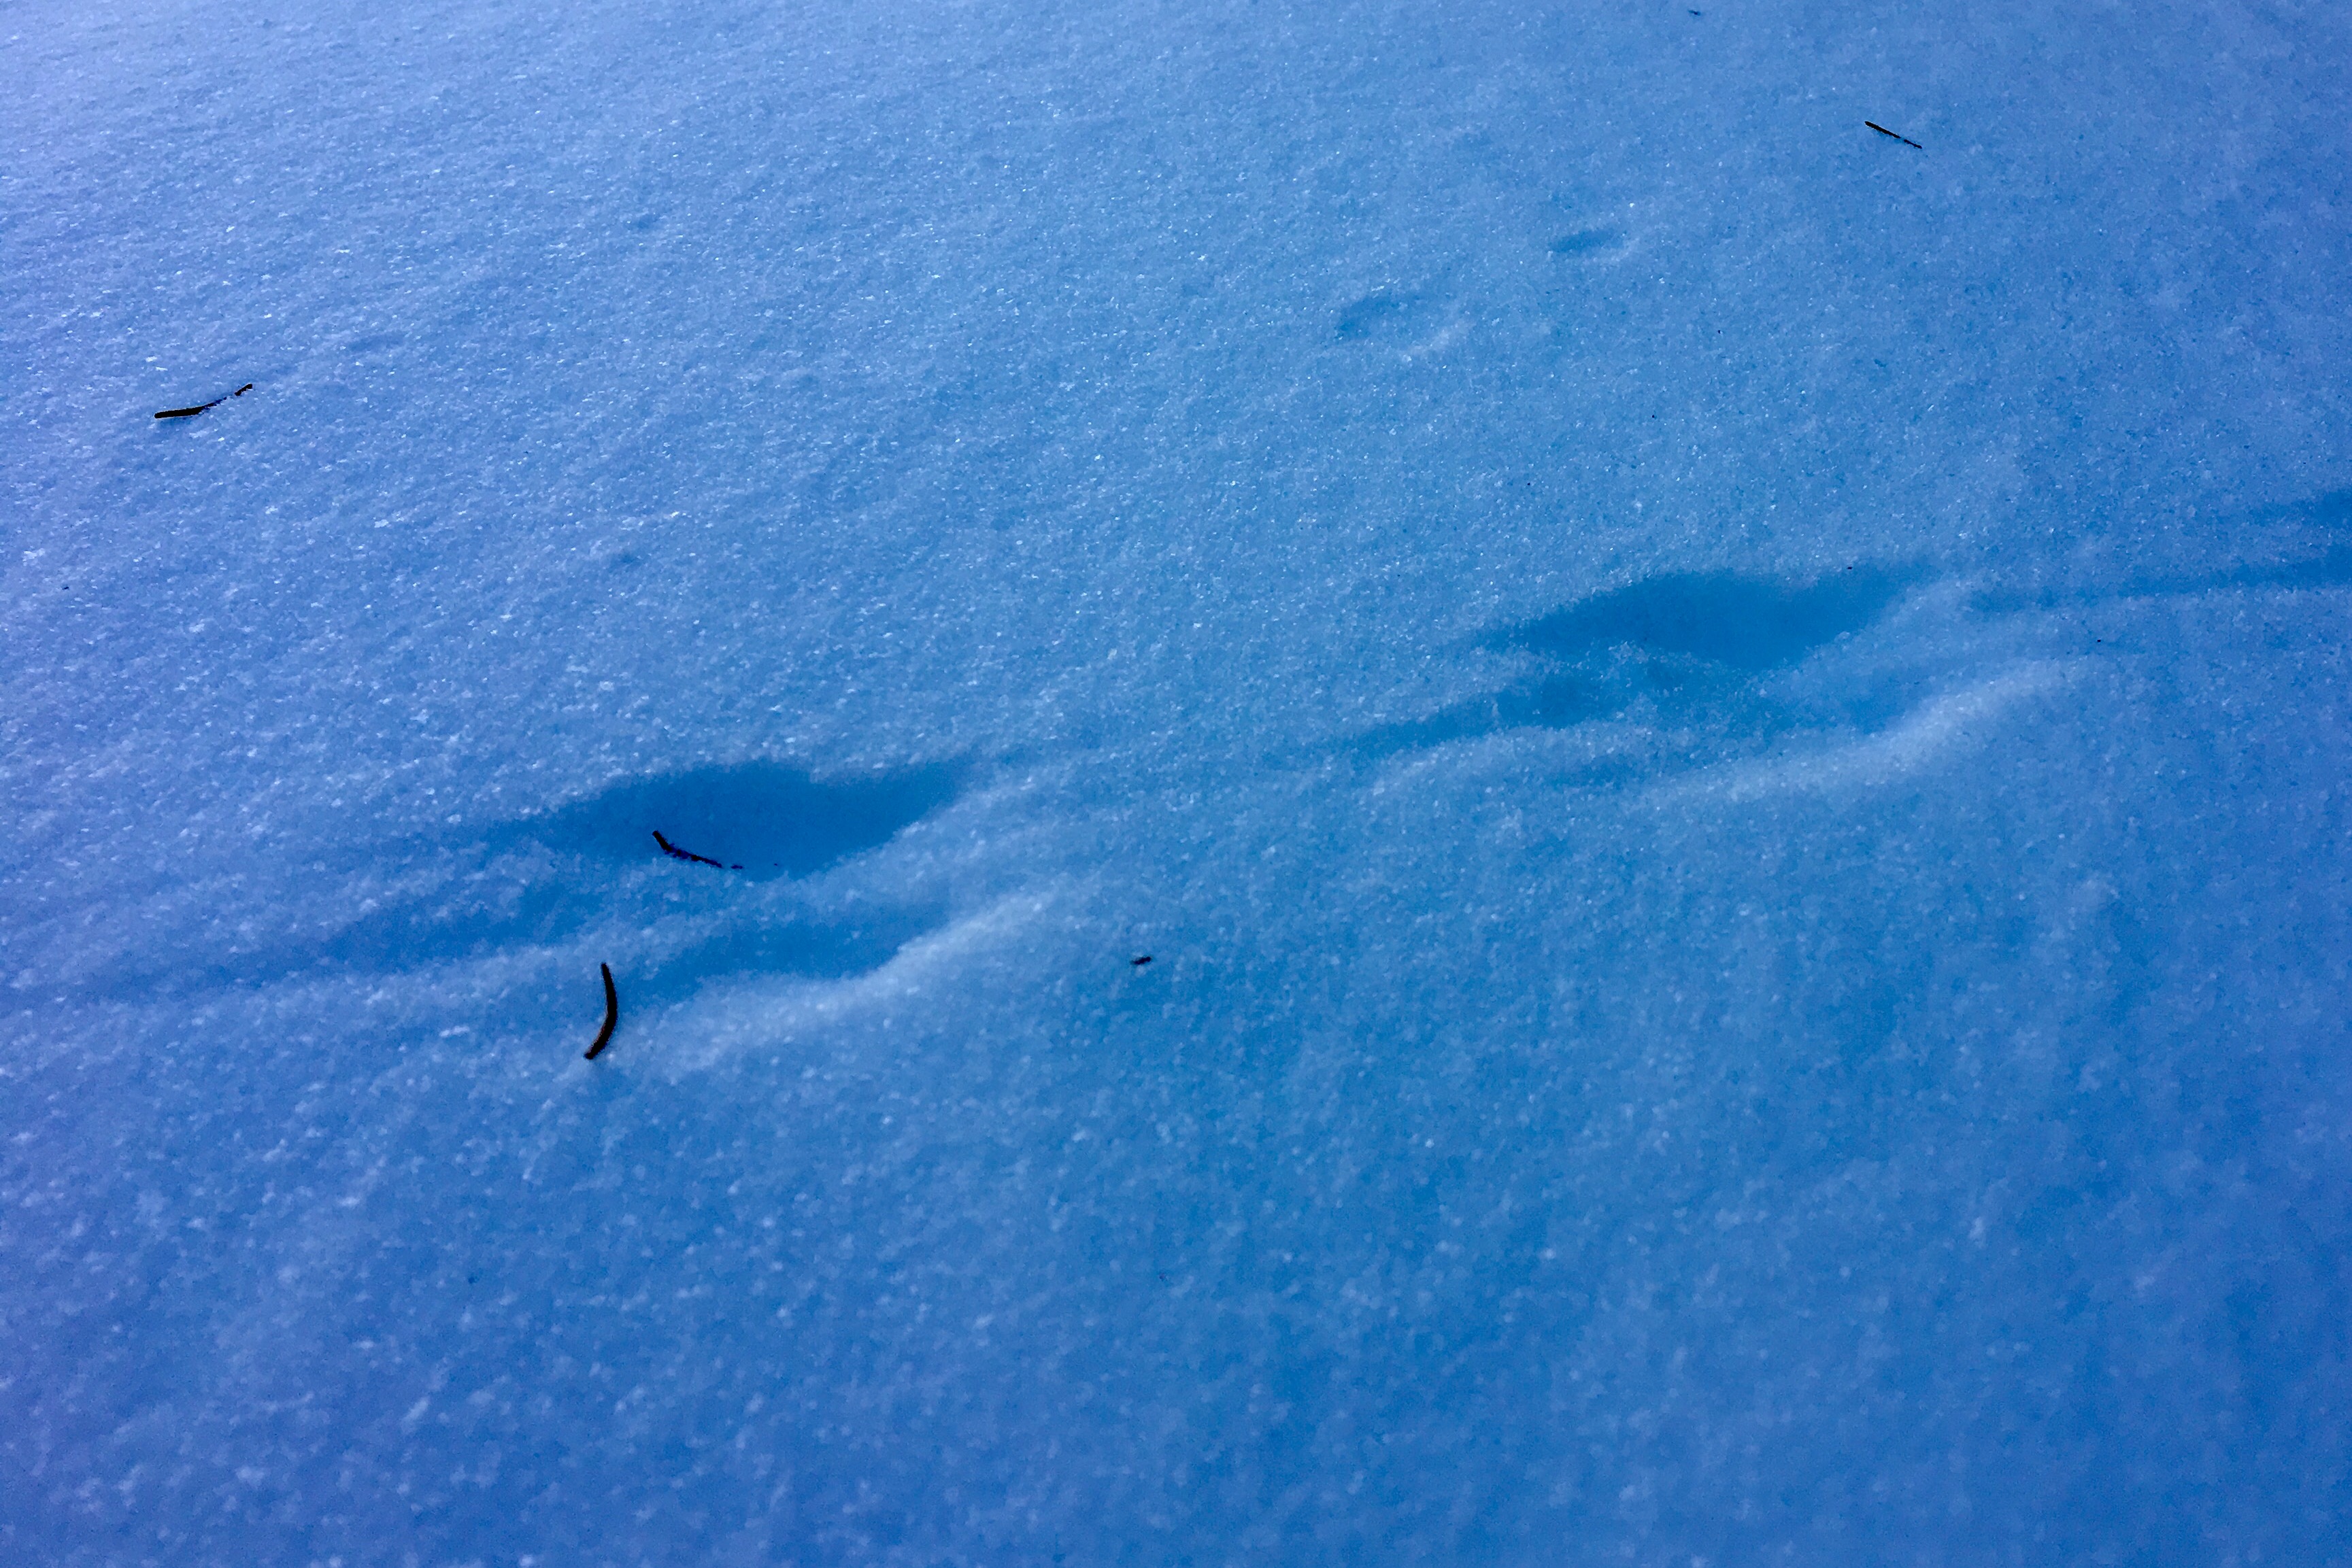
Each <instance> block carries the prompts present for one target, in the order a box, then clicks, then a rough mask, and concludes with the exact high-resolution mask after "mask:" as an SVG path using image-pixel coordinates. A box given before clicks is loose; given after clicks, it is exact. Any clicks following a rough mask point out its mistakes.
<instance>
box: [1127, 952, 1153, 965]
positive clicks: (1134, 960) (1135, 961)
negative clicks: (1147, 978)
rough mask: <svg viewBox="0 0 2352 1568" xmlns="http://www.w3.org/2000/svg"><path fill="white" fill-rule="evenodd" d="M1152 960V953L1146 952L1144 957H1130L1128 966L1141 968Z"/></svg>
mask: <svg viewBox="0 0 2352 1568" xmlns="http://www.w3.org/2000/svg"><path fill="white" fill-rule="evenodd" d="M1150 962H1151V955H1150V954H1149V953H1146V954H1145V955H1144V956H1142V957H1140V958H1129V960H1128V961H1127V967H1129V968H1130V969H1140V968H1141V967H1143V966H1145V965H1146V964H1149V963H1150Z"/></svg>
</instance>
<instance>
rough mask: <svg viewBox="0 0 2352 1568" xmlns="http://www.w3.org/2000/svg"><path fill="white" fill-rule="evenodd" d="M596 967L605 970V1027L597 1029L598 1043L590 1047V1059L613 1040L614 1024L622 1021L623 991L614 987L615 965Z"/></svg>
mask: <svg viewBox="0 0 2352 1568" xmlns="http://www.w3.org/2000/svg"><path fill="white" fill-rule="evenodd" d="M596 967H598V968H599V969H602V970H603V971H604V1028H603V1029H600V1030H597V1031H596V1043H595V1044H593V1045H592V1046H590V1047H589V1048H588V1060H589V1061H595V1060H596V1053H597V1052H598V1051H602V1050H604V1047H605V1046H606V1045H607V1044H608V1043H610V1042H611V1040H612V1038H613V1026H614V1024H616V1023H619V1022H620V1021H621V993H620V992H618V991H616V990H614V988H613V966H612V965H610V964H599V965H597V966H596Z"/></svg>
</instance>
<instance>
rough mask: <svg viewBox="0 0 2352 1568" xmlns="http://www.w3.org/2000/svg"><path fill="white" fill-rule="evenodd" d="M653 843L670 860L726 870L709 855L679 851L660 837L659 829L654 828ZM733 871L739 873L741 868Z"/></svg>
mask: <svg viewBox="0 0 2352 1568" xmlns="http://www.w3.org/2000/svg"><path fill="white" fill-rule="evenodd" d="M654 842H656V843H657V844H659V845H660V846H661V847H662V853H664V854H666V855H667V856H669V858H670V859H672V860H676V861H692V862H694V863H695V864H697V865H709V866H719V870H720V871H725V870H726V869H727V868H726V867H725V866H723V865H719V862H717V861H715V860H712V859H711V858H710V857H709V855H698V854H696V853H695V852H693V851H692V850H682V849H679V848H678V847H677V845H676V844H674V843H671V842H670V841H668V840H667V839H666V838H663V837H662V836H661V830H660V829H659V828H656V829H655V830H654ZM735 869H736V870H737V871H741V870H742V869H743V868H742V867H741V866H740V865H739V866H737V867H736V868H735Z"/></svg>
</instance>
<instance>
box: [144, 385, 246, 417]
mask: <svg viewBox="0 0 2352 1568" xmlns="http://www.w3.org/2000/svg"><path fill="white" fill-rule="evenodd" d="M252 390H253V383H252V382H246V383H245V384H244V385H243V386H241V387H239V388H237V389H236V391H235V392H223V393H221V395H220V396H218V397H216V398H215V399H213V401H212V402H200V403H198V404H196V406H195V407H194V408H167V409H165V410H164V411H163V413H159V414H157V415H156V416H155V417H156V418H157V419H194V417H195V416H196V415H198V414H200V413H204V412H205V410H206V409H208V408H218V407H219V406H220V405H221V404H223V403H225V402H227V401H228V400H229V399H231V398H233V397H243V396H244V395H245V394H246V393H247V392H251V391H252Z"/></svg>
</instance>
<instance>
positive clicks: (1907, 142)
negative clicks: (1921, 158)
mask: <svg viewBox="0 0 2352 1568" xmlns="http://www.w3.org/2000/svg"><path fill="white" fill-rule="evenodd" d="M1863 123H1864V125H1867V126H1869V127H1870V128H1871V129H1872V130H1873V131H1877V132H1878V133H1879V134H1880V135H1881V136H1892V137H1894V138H1895V141H1900V142H1901V143H1903V145H1904V146H1906V147H1919V144H1918V143H1917V142H1916V141H1912V140H1911V139H1910V138H1909V137H1908V136H1906V135H1904V134H1903V133H1902V132H1900V131H1889V130H1887V129H1886V127H1885V126H1884V125H1881V124H1879V123H1878V121H1876V120H1864V121H1863ZM1919 151H1920V152H1926V151H1927V149H1926V148H1925V147H1919Z"/></svg>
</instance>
